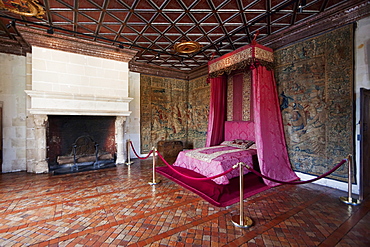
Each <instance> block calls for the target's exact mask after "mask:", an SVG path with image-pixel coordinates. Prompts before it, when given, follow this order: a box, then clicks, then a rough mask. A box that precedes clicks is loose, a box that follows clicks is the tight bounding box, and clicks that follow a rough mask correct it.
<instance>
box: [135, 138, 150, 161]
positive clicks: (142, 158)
mask: <svg viewBox="0 0 370 247" xmlns="http://www.w3.org/2000/svg"><path fill="white" fill-rule="evenodd" d="M130 146H131V148H132V151H134V154H135V155H136V157H138V158H139V159H141V160H145V159H147V158H149V156H150V155H151V154H152V153H153V150H150V152H149V153H148V155H147V156H146V157H140V156H139V155H138V154H137V153H136V151H135V148H134V146H133V145H132V142H131V141H130Z"/></svg>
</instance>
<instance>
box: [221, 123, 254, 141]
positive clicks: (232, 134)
mask: <svg viewBox="0 0 370 247" xmlns="http://www.w3.org/2000/svg"><path fill="white" fill-rule="evenodd" d="M224 138H225V141H232V140H235V139H243V140H250V141H255V137H254V123H253V122H251V121H226V122H225V136H224Z"/></svg>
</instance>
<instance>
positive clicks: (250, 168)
mask: <svg viewBox="0 0 370 247" xmlns="http://www.w3.org/2000/svg"><path fill="white" fill-rule="evenodd" d="M346 161H347V159H343V160H342V161H341V162H339V163H338V164H337V165H336V166H335V167H334V168H333V169H331V170H330V171H328V172H326V173H324V174H322V175H321V176H319V177H316V178H313V179H310V180H307V181H280V180H276V179H273V178H270V177H267V176H265V175H263V174H261V173H259V172H257V171H256V170H254V169H253V168H252V167H250V166H248V165H246V167H247V169H248V170H250V171H251V172H253V173H254V174H256V175H257V176H259V177H262V178H264V179H267V180H271V181H273V182H276V183H282V184H305V183H311V182H314V181H316V180H319V179H321V178H323V177H326V176H328V175H330V174H331V173H333V172H334V171H336V170H337V169H338V168H339V167H340V166H341V165H343V164H344V163H345V162H346Z"/></svg>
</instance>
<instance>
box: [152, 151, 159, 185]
mask: <svg viewBox="0 0 370 247" xmlns="http://www.w3.org/2000/svg"><path fill="white" fill-rule="evenodd" d="M156 152H157V149H156V148H155V147H153V181H151V182H149V184H150V185H156V184H159V183H160V182H161V180H159V179H156V177H155V160H156V156H155V153H156Z"/></svg>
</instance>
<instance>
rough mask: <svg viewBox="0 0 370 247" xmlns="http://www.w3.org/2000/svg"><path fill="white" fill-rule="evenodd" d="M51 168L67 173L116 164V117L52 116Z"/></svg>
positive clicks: (48, 139) (48, 129) (48, 134)
mask: <svg viewBox="0 0 370 247" xmlns="http://www.w3.org/2000/svg"><path fill="white" fill-rule="evenodd" d="M46 136H47V146H48V149H47V158H48V164H49V171H50V172H53V173H54V174H65V173H71V172H80V171H86V170H95V169H102V168H106V167H112V166H114V165H115V158H116V147H115V117H107V116H54V115H52V116H48V126H47V132H46Z"/></svg>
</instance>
